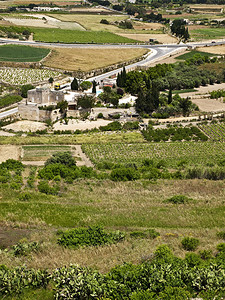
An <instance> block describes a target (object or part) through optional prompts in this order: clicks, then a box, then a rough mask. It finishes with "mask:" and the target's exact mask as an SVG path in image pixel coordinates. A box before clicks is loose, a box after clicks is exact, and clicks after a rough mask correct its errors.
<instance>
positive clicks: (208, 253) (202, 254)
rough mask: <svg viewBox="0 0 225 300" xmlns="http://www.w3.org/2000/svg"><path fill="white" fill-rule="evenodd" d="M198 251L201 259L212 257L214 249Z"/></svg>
mask: <svg viewBox="0 0 225 300" xmlns="http://www.w3.org/2000/svg"><path fill="white" fill-rule="evenodd" d="M198 253H199V256H200V257H201V259H203V260H207V259H211V258H212V251H211V250H200V251H199V252H198Z"/></svg>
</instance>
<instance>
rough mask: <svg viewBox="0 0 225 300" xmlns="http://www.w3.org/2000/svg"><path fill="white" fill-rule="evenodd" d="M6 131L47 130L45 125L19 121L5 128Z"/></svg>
mask: <svg viewBox="0 0 225 300" xmlns="http://www.w3.org/2000/svg"><path fill="white" fill-rule="evenodd" d="M3 128H4V129H8V130H9V129H12V130H13V131H15V132H17V131H24V132H29V131H31V132H35V131H37V130H43V129H45V128H46V125H45V123H41V122H35V121H18V122H15V123H12V124H9V125H6V126H4V127H3Z"/></svg>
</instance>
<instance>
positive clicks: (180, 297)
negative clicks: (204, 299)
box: [156, 286, 191, 300]
mask: <svg viewBox="0 0 225 300" xmlns="http://www.w3.org/2000/svg"><path fill="white" fill-rule="evenodd" d="M156 299H157V300H189V299H191V294H190V293H189V292H188V291H187V290H185V289H184V288H182V287H172V286H171V287H166V288H165V290H164V291H163V292H160V293H159V296H158V297H157V298H156Z"/></svg>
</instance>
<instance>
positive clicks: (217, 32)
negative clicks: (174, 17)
mask: <svg viewBox="0 0 225 300" xmlns="http://www.w3.org/2000/svg"><path fill="white" fill-rule="evenodd" d="M189 33H190V36H191V38H193V39H194V40H197V41H199V40H211V39H222V38H224V36H225V28H210V27H206V28H199V29H191V26H190V27H189Z"/></svg>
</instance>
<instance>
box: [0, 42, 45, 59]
mask: <svg viewBox="0 0 225 300" xmlns="http://www.w3.org/2000/svg"><path fill="white" fill-rule="evenodd" d="M49 52H50V50H49V49H45V48H36V47H30V46H20V45H3V46H0V61H14V62H35V61H40V60H41V59H43V58H44V57H45V56H46V55H48V53H49Z"/></svg>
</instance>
